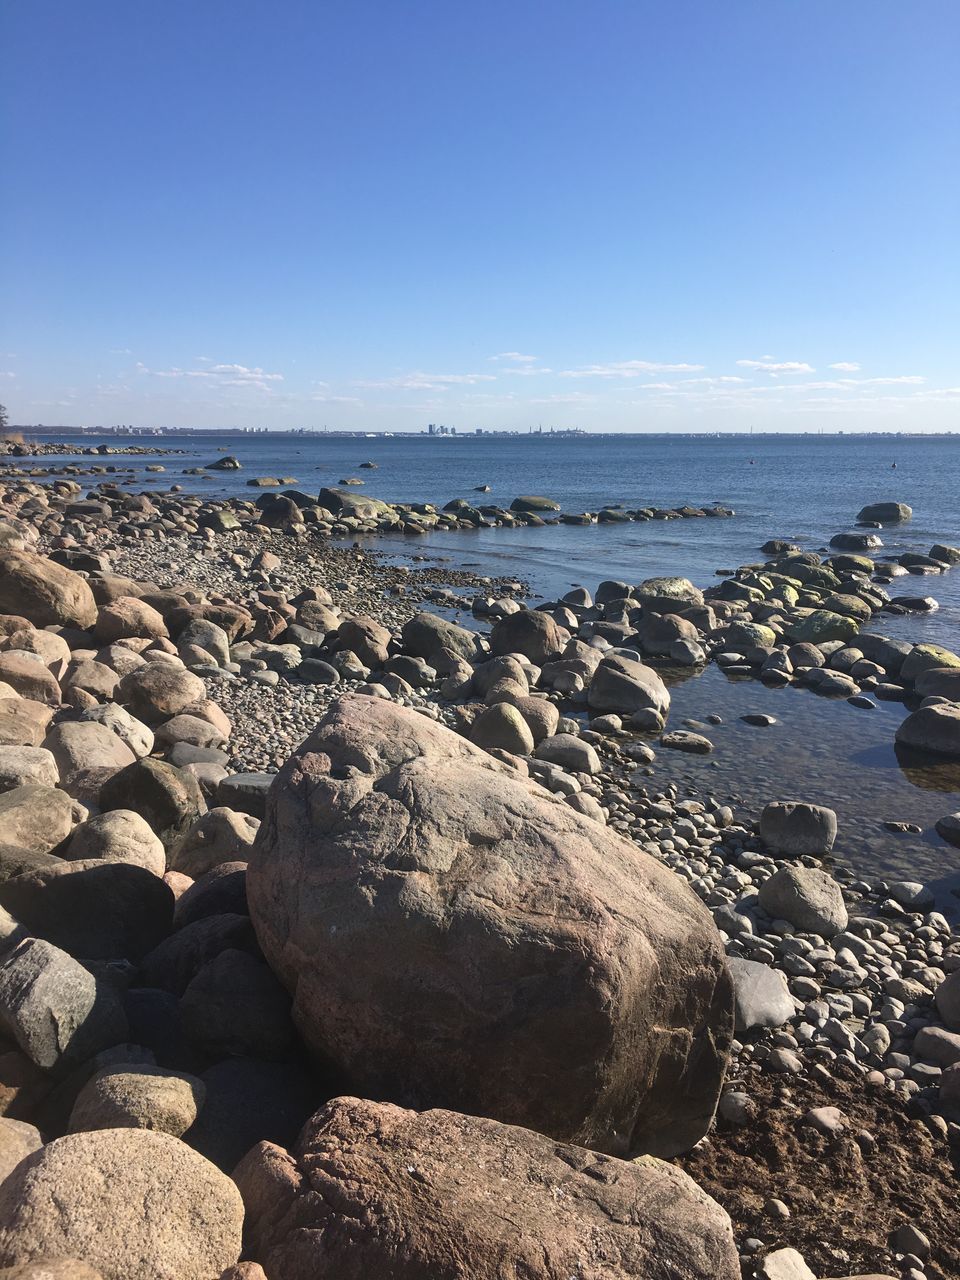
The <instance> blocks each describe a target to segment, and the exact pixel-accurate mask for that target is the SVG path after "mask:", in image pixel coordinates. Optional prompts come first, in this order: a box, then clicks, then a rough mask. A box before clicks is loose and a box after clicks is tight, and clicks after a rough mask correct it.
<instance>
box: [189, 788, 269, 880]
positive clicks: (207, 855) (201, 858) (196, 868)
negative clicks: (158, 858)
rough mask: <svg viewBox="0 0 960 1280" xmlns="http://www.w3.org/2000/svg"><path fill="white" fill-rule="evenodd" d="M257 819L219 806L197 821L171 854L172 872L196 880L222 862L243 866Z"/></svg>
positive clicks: (257, 823)
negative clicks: (177, 872) (238, 863)
mask: <svg viewBox="0 0 960 1280" xmlns="http://www.w3.org/2000/svg"><path fill="white" fill-rule="evenodd" d="M259 828H260V819H259V818H254V817H251V815H250V814H248V813H241V812H239V811H237V810H236V809H228V808H226V807H225V806H224V805H219V806H217V807H216V808H214V809H210V810H209V811H208V812H207V813H205V814H203V815H202V816H201V817H199V818H198V819H197V820H196V821H195V822H194V823H193V825H192V826H191V827H190V829H189V830H188V831H187V832H185V833H184V835H183V836H182V837H181V838H180V840H179V841H178V842H177V843H176V844H175V845H174V846H173V848H172V849H171V851H170V857H169V865H170V870H171V871H182V872H183V874H184V875H188V876H190V877H191V878H192V879H194V880H196V879H197V878H198V876H202V875H204V874H205V873H206V872H207V871H212V870H213V868H214V867H218V866H220V864H221V863H224V862H238V861H239V862H246V861H248V859H249V856H250V850H251V849H252V847H253V842H254V840H255V839H256V835H257V831H258V830H259Z"/></svg>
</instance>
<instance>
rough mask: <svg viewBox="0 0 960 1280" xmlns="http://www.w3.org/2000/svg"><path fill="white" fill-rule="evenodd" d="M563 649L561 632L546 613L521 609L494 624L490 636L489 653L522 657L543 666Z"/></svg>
mask: <svg viewBox="0 0 960 1280" xmlns="http://www.w3.org/2000/svg"><path fill="white" fill-rule="evenodd" d="M562 648H563V641H562V639H561V633H560V628H559V627H558V626H557V623H556V622H555V621H554V619H553V618H552V617H551V616H550V614H549V613H543V612H541V611H540V610H539V609H521V610H520V611H519V612H518V613H510V614H507V616H506V617H505V618H500V620H499V621H498V622H495V623H494V625H493V629H492V630H491V632H490V649H491V652H493V653H494V654H497V655H505V654H510V653H520V654H523V656H524V657H525V658H529V659H530V661H531V662H535V663H537V664H538V665H540V666H542V665H543V663H544V662H548V661H549V660H550V659H551V658H555V657H556V656H557V655H558V654H559V653H560V650H561V649H562Z"/></svg>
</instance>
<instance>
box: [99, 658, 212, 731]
mask: <svg viewBox="0 0 960 1280" xmlns="http://www.w3.org/2000/svg"><path fill="white" fill-rule="evenodd" d="M206 692H207V691H206V686H205V685H204V683H203V681H202V680H201V679H200V677H199V676H195V675H194V674H193V672H192V671H188V670H187V669H186V667H174V666H171V665H170V664H169V663H167V662H148V663H145V664H144V666H142V667H137V669H136V670H135V671H130V672H128V673H127V674H126V675H125V676H124V677H123V679H122V680H121V681H120V683H119V684H118V685H117V691H116V697H117V701H118V702H120V703H122V704H123V705H124V706H125V707H127V708H128V709H129V710H130V711H131V712H132V713H133V715H135V716H136V717H137V718H138V719H139V720H143V721H144V722H145V723H146V724H157V723H158V722H159V721H161V720H167V719H169V718H170V716H175V715H177V714H178V713H179V712H181V711H184V710H186V708H187V707H189V706H190V704H191V703H193V702H200V701H202V700H203V699H204V698H205V697H206Z"/></svg>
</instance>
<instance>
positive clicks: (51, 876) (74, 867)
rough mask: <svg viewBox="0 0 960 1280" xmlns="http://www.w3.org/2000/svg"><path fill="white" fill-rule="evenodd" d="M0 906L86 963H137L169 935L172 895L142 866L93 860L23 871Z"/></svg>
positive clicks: (2, 892) (5, 887) (0, 888)
mask: <svg viewBox="0 0 960 1280" xmlns="http://www.w3.org/2000/svg"><path fill="white" fill-rule="evenodd" d="M0 905H2V906H4V907H6V909H7V910H8V911H9V912H10V914H11V915H12V916H14V917H15V919H17V920H19V921H20V923H21V924H22V925H23V926H24V927H25V928H27V929H29V930H30V932H31V933H32V934H34V935H35V936H36V937H38V938H46V940H47V941H48V942H51V943H53V945H54V946H56V947H61V948H62V949H63V950H64V951H66V952H68V953H69V954H70V955H72V956H76V957H78V958H80V959H84V960H116V959H126V960H130V961H138V960H140V959H142V957H143V956H144V955H145V954H146V953H147V952H148V951H149V950H151V948H153V947H155V946H156V945H157V944H158V943H159V942H160V940H161V939H162V938H164V937H166V935H167V934H168V933H169V931H170V926H171V924H172V923H173V894H172V893H171V892H170V890H169V889H168V887H167V886H166V885H165V884H164V883H163V881H162V880H161V879H160V878H159V877H158V876H157V875H155V874H154V873H153V872H151V871H147V870H146V869H145V868H144V867H141V866H134V865H132V864H130V863H127V862H104V861H101V860H100V859H91V860H89V861H82V862H61V863H59V865H57V866H53V867H42V868H38V869H37V870H35V871H28V872H24V873H23V874H22V875H19V876H15V877H14V878H13V879H12V880H7V881H6V882H5V883H4V884H2V885H0Z"/></svg>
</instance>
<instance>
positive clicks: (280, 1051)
mask: <svg viewBox="0 0 960 1280" xmlns="http://www.w3.org/2000/svg"><path fill="white" fill-rule="evenodd" d="M180 1015H181V1020H182V1025H183V1029H184V1032H185V1034H186V1035H187V1036H188V1037H189V1039H190V1040H191V1041H192V1042H193V1044H195V1045H196V1046H197V1048H199V1049H201V1050H202V1051H203V1052H205V1053H206V1054H208V1055H209V1056H210V1057H211V1058H221V1057H227V1056H235V1057H241V1056H244V1055H249V1056H251V1057H254V1058H282V1057H283V1056H284V1054H285V1053H286V1052H287V1050H288V1049H289V1048H290V1046H291V1044H292V1043H293V1039H294V1031H293V1024H292V1022H291V1021H290V997H289V996H288V995H287V992H286V990H285V989H284V987H283V986H282V985H281V984H280V983H279V982H278V981H277V979H276V978H275V977H274V976H273V974H272V973H271V972H270V970H269V968H268V967H267V966H266V965H265V964H264V963H263V961H262V960H258V959H257V958H256V957H255V956H252V955H250V954H249V953H248V952H245V951H233V950H229V949H228V950H226V951H221V952H220V954H219V955H218V956H215V957H214V958H213V959H212V960H211V961H210V962H209V963H208V964H205V965H204V966H203V968H202V969H201V970H200V971H199V973H198V974H197V975H196V977H195V978H194V979H193V980H192V981H191V982H190V985H189V986H188V987H187V989H186V991H185V992H184V993H183V997H182V998H181V1001H180Z"/></svg>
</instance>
